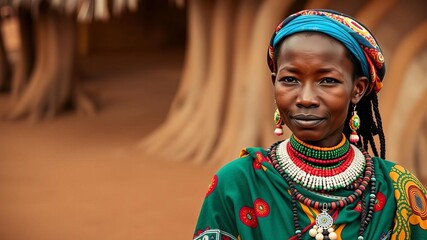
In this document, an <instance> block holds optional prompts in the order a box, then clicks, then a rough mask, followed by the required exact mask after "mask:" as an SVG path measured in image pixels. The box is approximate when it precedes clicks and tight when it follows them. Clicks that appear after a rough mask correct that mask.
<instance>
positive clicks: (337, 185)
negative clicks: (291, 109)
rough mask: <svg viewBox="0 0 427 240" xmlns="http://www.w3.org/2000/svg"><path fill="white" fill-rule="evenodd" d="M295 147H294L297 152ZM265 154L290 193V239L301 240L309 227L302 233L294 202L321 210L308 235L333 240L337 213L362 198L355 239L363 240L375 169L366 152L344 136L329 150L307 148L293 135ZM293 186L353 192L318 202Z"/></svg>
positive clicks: (370, 209) (372, 202)
mask: <svg viewBox="0 0 427 240" xmlns="http://www.w3.org/2000/svg"><path fill="white" fill-rule="evenodd" d="M294 146H297V148H298V149H299V150H297V149H295V148H294ZM322 151H323V152H324V153H322ZM331 151H333V152H331ZM267 153H268V155H269V157H270V158H271V160H272V162H273V165H274V167H275V168H276V170H277V171H278V172H279V173H280V174H281V175H282V177H283V178H284V179H285V181H286V182H287V183H288V184H289V187H290V190H291V196H292V213H293V220H294V225H295V236H294V238H293V239H302V234H303V233H304V232H303V231H306V230H308V229H307V228H309V227H307V228H306V229H304V230H303V231H301V228H300V225H299V217H298V208H297V201H299V202H301V203H303V204H304V205H306V206H310V207H312V208H316V209H319V210H320V211H321V213H320V214H318V215H317V217H316V221H315V223H312V224H311V226H312V228H311V229H310V231H309V235H310V236H311V237H313V238H315V239H316V240H322V239H330V240H335V239H337V234H336V233H335V229H334V228H333V224H334V218H336V215H337V214H338V210H339V209H340V208H343V207H345V206H347V205H348V204H350V203H353V202H354V201H356V200H357V199H359V198H361V199H362V213H361V224H360V228H359V232H358V238H357V239H358V240H363V239H364V238H363V235H364V232H365V229H366V227H367V226H368V224H369V222H370V220H371V218H372V214H373V212H374V206H375V201H376V200H375V198H376V179H375V169H374V164H373V162H372V160H371V157H370V156H369V154H368V153H367V152H366V151H364V150H359V149H357V148H356V147H354V146H353V145H350V144H349V143H348V140H347V139H346V138H345V136H344V135H343V139H342V141H341V142H340V143H339V144H338V145H337V146H335V147H332V148H319V147H315V146H310V145H308V144H306V143H304V142H302V141H301V140H299V139H297V138H296V137H295V136H291V138H290V139H289V140H285V141H280V142H277V143H275V144H273V145H272V146H271V147H270V148H269V149H268V150H267ZM295 185H300V186H302V187H304V188H306V189H308V190H312V191H320V192H328V191H336V190H340V189H349V190H354V192H353V193H352V194H350V195H349V196H347V197H345V198H342V199H339V200H337V201H332V202H328V203H326V202H325V203H321V202H318V201H315V200H312V199H310V198H308V197H306V196H304V195H303V194H302V193H300V192H298V190H297V189H296V187H295ZM369 185H370V189H369V190H370V194H369V200H368V201H367V202H368V205H367V204H366V203H365V199H366V195H367V191H366V190H368V188H369ZM330 210H332V211H333V214H332V215H333V216H331V215H330V213H329V211H330Z"/></svg>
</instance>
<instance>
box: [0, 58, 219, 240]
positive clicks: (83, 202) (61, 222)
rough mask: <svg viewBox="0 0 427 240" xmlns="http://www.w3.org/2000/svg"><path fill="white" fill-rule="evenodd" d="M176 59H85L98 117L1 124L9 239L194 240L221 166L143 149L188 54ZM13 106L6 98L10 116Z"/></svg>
mask: <svg viewBox="0 0 427 240" xmlns="http://www.w3.org/2000/svg"><path fill="white" fill-rule="evenodd" d="M165 54H166V53H165ZM167 56H168V57H167V58H166V57H165V55H161V56H160V55H159V54H152V53H151V54H150V53H141V54H127V55H124V54H121V55H118V54H115V55H108V56H95V57H87V58H85V59H84V60H83V61H81V62H80V64H81V66H82V77H83V79H84V83H85V88H86V89H87V91H88V92H89V93H90V94H91V95H92V96H94V98H95V100H96V102H98V103H99V111H98V113H97V114H96V115H94V116H80V115H77V114H75V113H72V112H69V113H65V114H63V115H61V116H59V117H58V118H56V119H53V120H47V121H43V122H40V123H28V122H5V121H0V133H1V134H0V239H2V240H21V239H22V240H24V239H26V240H58V239H63V240H66V239H70V240H71V239H73V240H75V239H79V240H86V239H88V240H89V239H104V240H110V239H111V240H112V239H114V240H119V239H127V240H132V239H191V237H192V233H193V230H194V229H193V228H194V226H195V223H196V220H197V215H198V211H199V209H200V206H201V203H202V201H203V197H204V194H205V192H206V190H207V187H208V184H209V183H210V179H211V177H212V175H213V173H214V172H215V171H216V169H217V167H215V166H200V165H199V166H195V165H193V164H190V163H182V162H175V161H173V160H174V159H173V153H172V152H171V153H170V158H169V159H160V158H158V157H156V156H148V155H146V154H145V153H144V151H143V149H140V148H138V147H137V144H138V142H140V140H141V139H143V137H144V136H146V135H147V134H148V133H149V132H151V131H152V130H153V129H155V127H156V126H158V125H159V124H161V122H162V120H163V119H164V117H165V115H166V113H167V110H168V107H169V104H170V102H171V99H172V97H173V95H174V92H175V90H176V88H177V85H178V81H179V76H180V71H181V65H182V59H183V53H182V52H176V51H169V52H168V53H167ZM165 69H167V71H166V70H165ZM7 100H8V98H7V95H5V94H1V95H0V103H1V104H0V111H1V113H3V112H4V110H5V109H6V106H7V104H5V103H7ZM170 141H173V138H171V139H170ZM164 151H167V149H164Z"/></svg>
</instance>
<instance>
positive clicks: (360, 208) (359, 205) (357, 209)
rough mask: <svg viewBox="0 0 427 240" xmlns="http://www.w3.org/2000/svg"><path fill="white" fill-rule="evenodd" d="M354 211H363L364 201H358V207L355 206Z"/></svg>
mask: <svg viewBox="0 0 427 240" xmlns="http://www.w3.org/2000/svg"><path fill="white" fill-rule="evenodd" d="M354 211H357V212H362V203H361V202H360V201H359V202H357V204H356V207H355V208H354Z"/></svg>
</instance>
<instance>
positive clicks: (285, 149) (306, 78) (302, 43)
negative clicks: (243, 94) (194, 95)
mask: <svg viewBox="0 0 427 240" xmlns="http://www.w3.org/2000/svg"><path fill="white" fill-rule="evenodd" d="M268 65H269V68H270V70H271V74H272V75H271V76H272V81H273V85H274V95H275V102H276V105H277V108H278V110H277V111H276V114H275V122H276V125H277V127H276V131H275V133H276V134H279V135H280V134H281V133H282V130H281V127H282V125H286V126H287V127H288V128H289V129H290V130H291V132H292V135H291V137H290V138H289V139H286V140H284V141H279V142H278V143H275V144H273V145H272V146H271V147H270V148H269V149H268V150H264V149H261V148H247V149H244V150H243V151H242V153H241V157H240V158H239V159H237V160H234V161H232V162H231V163H229V164H227V165H226V166H224V167H223V168H222V169H221V170H220V171H219V172H218V173H217V174H216V175H215V176H214V177H213V179H212V183H211V185H210V187H209V190H208V192H207V194H206V198H205V201H204V204H203V207H202V209H201V213H200V216H199V221H198V223H197V227H196V231H195V234H194V239H243V240H248V239H317V240H321V239H331V240H334V239H358V240H362V239H369V240H371V239H427V201H426V195H427V192H426V190H425V189H424V188H423V186H422V184H421V183H420V182H419V181H418V180H417V179H416V178H415V177H414V176H413V175H412V174H411V173H409V172H408V171H407V170H405V169H404V168H403V167H401V166H399V165H396V164H394V163H392V162H389V161H387V160H384V158H385V138H384V133H383V129H382V123H381V117H380V113H379V110H378V100H377V93H378V91H380V89H381V87H382V79H383V77H384V73H385V64H384V58H383V55H382V53H381V49H380V47H379V46H378V44H377V42H376V40H375V38H374V37H373V36H372V35H371V33H370V32H369V31H368V30H367V29H366V28H365V27H364V26H363V25H362V24H360V23H358V22H357V21H356V20H354V19H352V18H351V17H349V16H345V15H343V14H341V13H338V12H334V11H330V10H304V11H301V12H298V13H295V14H293V15H291V16H289V17H288V18H286V19H285V20H284V21H283V22H282V23H280V24H279V26H278V27H277V28H276V31H275V32H274V34H273V36H272V39H271V42H270V47H269V49H268ZM376 135H378V136H379V143H380V146H379V149H380V151H379V152H378V150H377V146H376V144H375V143H376V142H375V141H374V136H376ZM368 148H370V149H371V150H372V152H373V154H374V155H375V156H380V157H381V158H380V157H371V156H370V155H369V154H368V153H367V149H368ZM378 153H379V154H378Z"/></svg>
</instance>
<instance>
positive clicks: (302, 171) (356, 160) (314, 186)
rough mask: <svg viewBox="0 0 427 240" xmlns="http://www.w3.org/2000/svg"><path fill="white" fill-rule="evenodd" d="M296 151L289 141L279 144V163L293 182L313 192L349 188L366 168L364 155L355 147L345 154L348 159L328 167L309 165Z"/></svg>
mask: <svg viewBox="0 0 427 240" xmlns="http://www.w3.org/2000/svg"><path fill="white" fill-rule="evenodd" d="M294 151H296V150H295V149H293V148H292V145H291V144H289V140H285V141H283V142H282V143H280V144H278V145H277V156H278V163H279V165H280V167H281V168H282V169H283V171H284V172H285V173H286V175H287V176H289V177H290V178H291V179H292V181H293V182H296V183H298V184H300V185H302V186H303V187H305V188H308V189H311V190H325V191H330V190H337V189H340V188H343V187H345V186H348V185H350V184H351V183H353V182H354V181H355V180H356V179H358V178H359V177H360V176H361V174H362V173H363V169H364V167H365V158H364V157H363V154H362V153H361V152H360V151H358V150H357V148H356V147H354V146H352V147H351V148H349V150H348V151H347V152H346V153H344V155H343V156H348V157H347V159H345V158H344V159H342V160H340V161H339V162H338V163H337V164H335V165H332V166H328V167H325V166H318V165H317V166H316V165H314V164H313V163H307V162H306V161H304V158H298V155H295V154H294ZM301 154H302V153H300V155H301ZM341 157H342V156H339V157H338V159H341ZM318 161H322V160H320V159H319V160H318Z"/></svg>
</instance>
